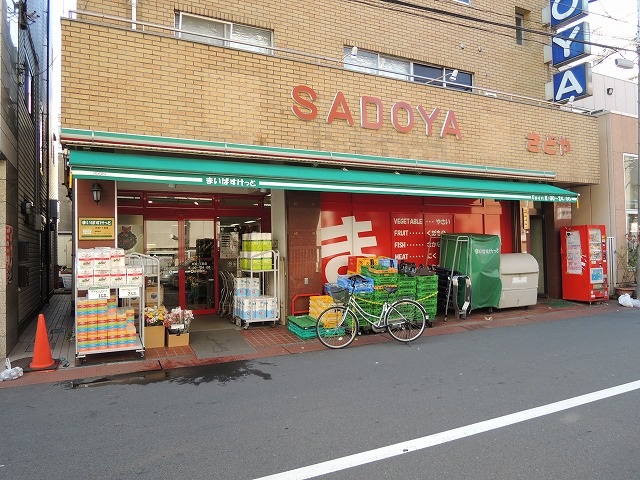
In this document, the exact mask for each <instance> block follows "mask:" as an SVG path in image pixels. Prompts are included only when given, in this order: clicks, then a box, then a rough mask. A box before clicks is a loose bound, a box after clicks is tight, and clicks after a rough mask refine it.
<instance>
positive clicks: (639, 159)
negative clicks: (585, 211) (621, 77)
mask: <svg viewBox="0 0 640 480" xmlns="http://www.w3.org/2000/svg"><path fill="white" fill-rule="evenodd" d="M637 10H638V11H637V15H638V17H637V20H638V30H637V33H636V53H637V58H636V62H637V63H638V76H637V77H636V83H637V84H638V93H637V95H638V98H637V99H636V100H637V103H638V111H637V112H636V116H637V119H638V120H637V121H638V150H637V152H636V153H637V155H636V168H637V169H638V185H637V189H638V191H637V194H638V199H637V202H638V203H637V207H638V213H637V218H636V238H635V247H636V298H638V299H640V248H639V247H640V245H638V243H639V241H640V0H638V9H637Z"/></svg>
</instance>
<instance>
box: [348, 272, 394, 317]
mask: <svg viewBox="0 0 640 480" xmlns="http://www.w3.org/2000/svg"><path fill="white" fill-rule="evenodd" d="M386 265H387V264H385V262H384V261H383V263H382V264H380V263H377V264H375V265H373V266H371V267H367V266H362V269H361V273H362V275H364V276H366V277H369V278H371V279H373V294H372V295H371V297H370V298H368V299H364V300H365V301H359V302H358V303H359V304H360V305H361V306H362V309H363V310H364V311H365V312H367V313H369V314H371V315H375V316H376V317H377V316H379V315H380V313H381V312H382V305H383V304H384V302H385V301H387V300H388V301H389V302H393V301H394V300H396V299H397V298H398V292H397V291H396V292H394V293H388V292H387V291H386V290H385V288H384V287H387V286H389V287H397V286H398V269H397V268H394V267H389V266H386ZM370 320H371V319H370ZM367 325H368V324H367Z"/></svg>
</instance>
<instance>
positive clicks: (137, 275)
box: [126, 267, 143, 285]
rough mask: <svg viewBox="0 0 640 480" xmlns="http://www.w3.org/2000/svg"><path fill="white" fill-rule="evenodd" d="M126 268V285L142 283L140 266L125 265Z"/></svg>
mask: <svg viewBox="0 0 640 480" xmlns="http://www.w3.org/2000/svg"><path fill="white" fill-rule="evenodd" d="M126 268H127V285H142V281H143V274H142V267H126Z"/></svg>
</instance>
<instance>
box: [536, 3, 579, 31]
mask: <svg viewBox="0 0 640 480" xmlns="http://www.w3.org/2000/svg"><path fill="white" fill-rule="evenodd" d="M588 14H589V2H588V1H587V0H550V1H549V6H548V7H545V8H544V9H543V10H542V21H543V23H548V24H550V25H551V26H552V27H553V28H558V27H562V26H563V25H567V24H569V23H573V22H575V21H576V20H579V19H581V18H583V17H586V16H587V15H588Z"/></svg>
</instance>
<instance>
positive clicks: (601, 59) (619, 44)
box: [586, 0, 638, 80]
mask: <svg viewBox="0 0 640 480" xmlns="http://www.w3.org/2000/svg"><path fill="white" fill-rule="evenodd" d="M637 15H638V4H637V2H636V0H596V1H593V2H590V3H589V16H588V17H587V19H586V20H587V22H589V27H590V29H591V41H592V42H593V43H598V44H602V45H609V46H611V47H613V48H608V49H607V48H601V47H595V46H594V47H592V50H591V52H592V54H594V56H593V57H592V58H591V62H592V65H593V71H594V72H596V73H601V74H603V75H607V76H610V77H616V78H622V79H626V80H635V79H636V78H637V75H638V55H637V51H636V36H637V34H638V21H637V18H638V17H637ZM615 48H622V49H625V50H626V51H619V52H616V51H615ZM616 58H624V59H627V60H631V61H633V62H634V63H635V68H634V69H631V70H624V69H621V68H619V67H616V65H615V59H616Z"/></svg>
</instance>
